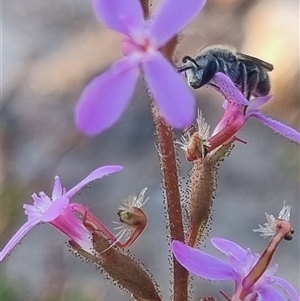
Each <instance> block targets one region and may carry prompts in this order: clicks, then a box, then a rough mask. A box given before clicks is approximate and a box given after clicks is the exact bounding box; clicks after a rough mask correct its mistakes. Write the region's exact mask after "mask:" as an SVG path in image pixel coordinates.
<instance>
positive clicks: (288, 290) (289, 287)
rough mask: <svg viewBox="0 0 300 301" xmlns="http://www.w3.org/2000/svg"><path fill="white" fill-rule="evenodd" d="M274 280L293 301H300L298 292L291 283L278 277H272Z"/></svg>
mask: <svg viewBox="0 0 300 301" xmlns="http://www.w3.org/2000/svg"><path fill="white" fill-rule="evenodd" d="M272 278H273V280H275V283H276V284H277V285H279V286H280V287H281V288H282V289H283V290H284V291H285V292H286V293H287V294H288V295H289V296H290V298H291V300H292V301H299V300H300V298H299V295H298V293H297V291H296V290H295V289H294V288H293V286H292V285H291V284H290V283H289V282H287V281H286V280H284V279H282V278H280V277H276V276H272Z"/></svg>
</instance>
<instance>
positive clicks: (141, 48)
mask: <svg viewBox="0 0 300 301" xmlns="http://www.w3.org/2000/svg"><path fill="white" fill-rule="evenodd" d="M151 48H152V47H151V42H150V40H149V39H147V38H145V39H143V40H142V41H140V42H136V41H134V40H132V39H125V40H123V41H122V42H121V51H122V53H123V55H124V56H130V55H133V54H134V53H137V52H138V53H145V52H148V51H149V49H151Z"/></svg>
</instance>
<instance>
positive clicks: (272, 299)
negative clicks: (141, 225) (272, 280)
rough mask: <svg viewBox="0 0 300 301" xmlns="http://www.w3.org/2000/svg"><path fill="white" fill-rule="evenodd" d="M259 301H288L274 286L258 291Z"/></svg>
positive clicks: (296, 300)
mask: <svg viewBox="0 0 300 301" xmlns="http://www.w3.org/2000/svg"><path fill="white" fill-rule="evenodd" d="M257 294H258V300H263V301H287V299H286V297H284V296H283V295H282V294H280V293H279V292H278V291H277V290H276V289H275V288H274V287H272V286H264V287H263V288H262V289H258V290H257ZM298 300H299V299H295V300H293V301H298Z"/></svg>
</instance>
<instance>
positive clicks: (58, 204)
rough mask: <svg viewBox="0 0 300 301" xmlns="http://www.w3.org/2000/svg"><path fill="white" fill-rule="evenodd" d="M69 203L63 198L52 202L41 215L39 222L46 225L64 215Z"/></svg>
mask: <svg viewBox="0 0 300 301" xmlns="http://www.w3.org/2000/svg"><path fill="white" fill-rule="evenodd" d="M69 202H70V200H69V199H68V198H67V197H65V196H63V197H59V198H57V199H55V200H53V202H52V204H51V206H50V207H49V209H48V210H47V211H46V212H45V213H43V214H42V216H41V221H42V222H46V223H48V222H51V221H53V220H55V219H56V218H57V217H58V216H59V215H61V214H63V213H64V211H65V210H66V208H67V207H68V205H69Z"/></svg>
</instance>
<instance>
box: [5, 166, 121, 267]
mask: <svg viewBox="0 0 300 301" xmlns="http://www.w3.org/2000/svg"><path fill="white" fill-rule="evenodd" d="M122 169H123V167H122V166H119V165H112V166H103V167H100V168H98V169H96V170H94V171H93V172H92V173H91V174H89V175H88V176H87V177H86V178H85V179H83V180H82V181H81V182H80V183H78V184H77V185H75V186H74V187H73V188H71V189H70V190H69V191H66V189H65V188H64V187H62V184H61V182H60V178H59V177H58V176H56V177H55V182H54V187H53V191H52V196H51V198H50V197H49V196H47V195H46V194H45V193H44V192H40V193H39V195H37V194H36V193H34V194H32V198H33V205H27V204H24V206H23V207H24V209H25V214H26V215H27V216H28V221H27V222H26V223H25V224H24V225H23V226H22V227H21V228H20V229H19V230H18V231H17V233H16V234H15V235H14V236H13V237H12V238H11V239H10V241H9V242H8V243H7V244H6V246H5V247H4V249H3V250H2V251H1V252H0V261H2V260H3V259H4V257H6V256H7V255H8V254H9V252H10V251H11V250H12V249H13V248H14V247H15V246H16V245H17V244H18V243H19V242H20V240H21V239H22V238H23V237H24V236H25V235H26V233H27V232H29V230H31V229H32V228H33V227H34V226H36V225H38V224H41V223H50V224H52V225H53V226H54V227H56V228H57V229H59V230H60V231H61V232H63V233H64V234H65V235H66V236H67V237H69V239H70V240H71V241H72V242H75V243H76V244H78V245H79V246H80V247H81V248H82V249H84V250H86V251H88V252H90V251H91V249H93V245H92V241H91V233H90V232H89V231H88V230H87V228H86V227H85V226H84V224H83V221H82V220H81V219H80V218H79V217H78V216H77V215H75V214H74V213H76V212H77V213H81V214H85V215H86V216H87V218H88V219H89V220H92V221H93V222H94V223H95V224H101V223H100V222H99V221H98V220H97V219H96V217H94V216H93V215H92V214H91V213H90V212H89V211H88V209H87V208H85V207H84V206H83V205H81V204H78V203H71V204H70V199H71V198H72V197H73V196H74V195H75V194H77V193H78V192H79V191H80V190H81V189H83V188H84V187H85V186H86V185H88V184H89V183H91V182H93V181H95V180H97V179H101V178H102V177H104V176H107V175H109V174H111V173H115V172H118V171H120V170H122Z"/></svg>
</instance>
